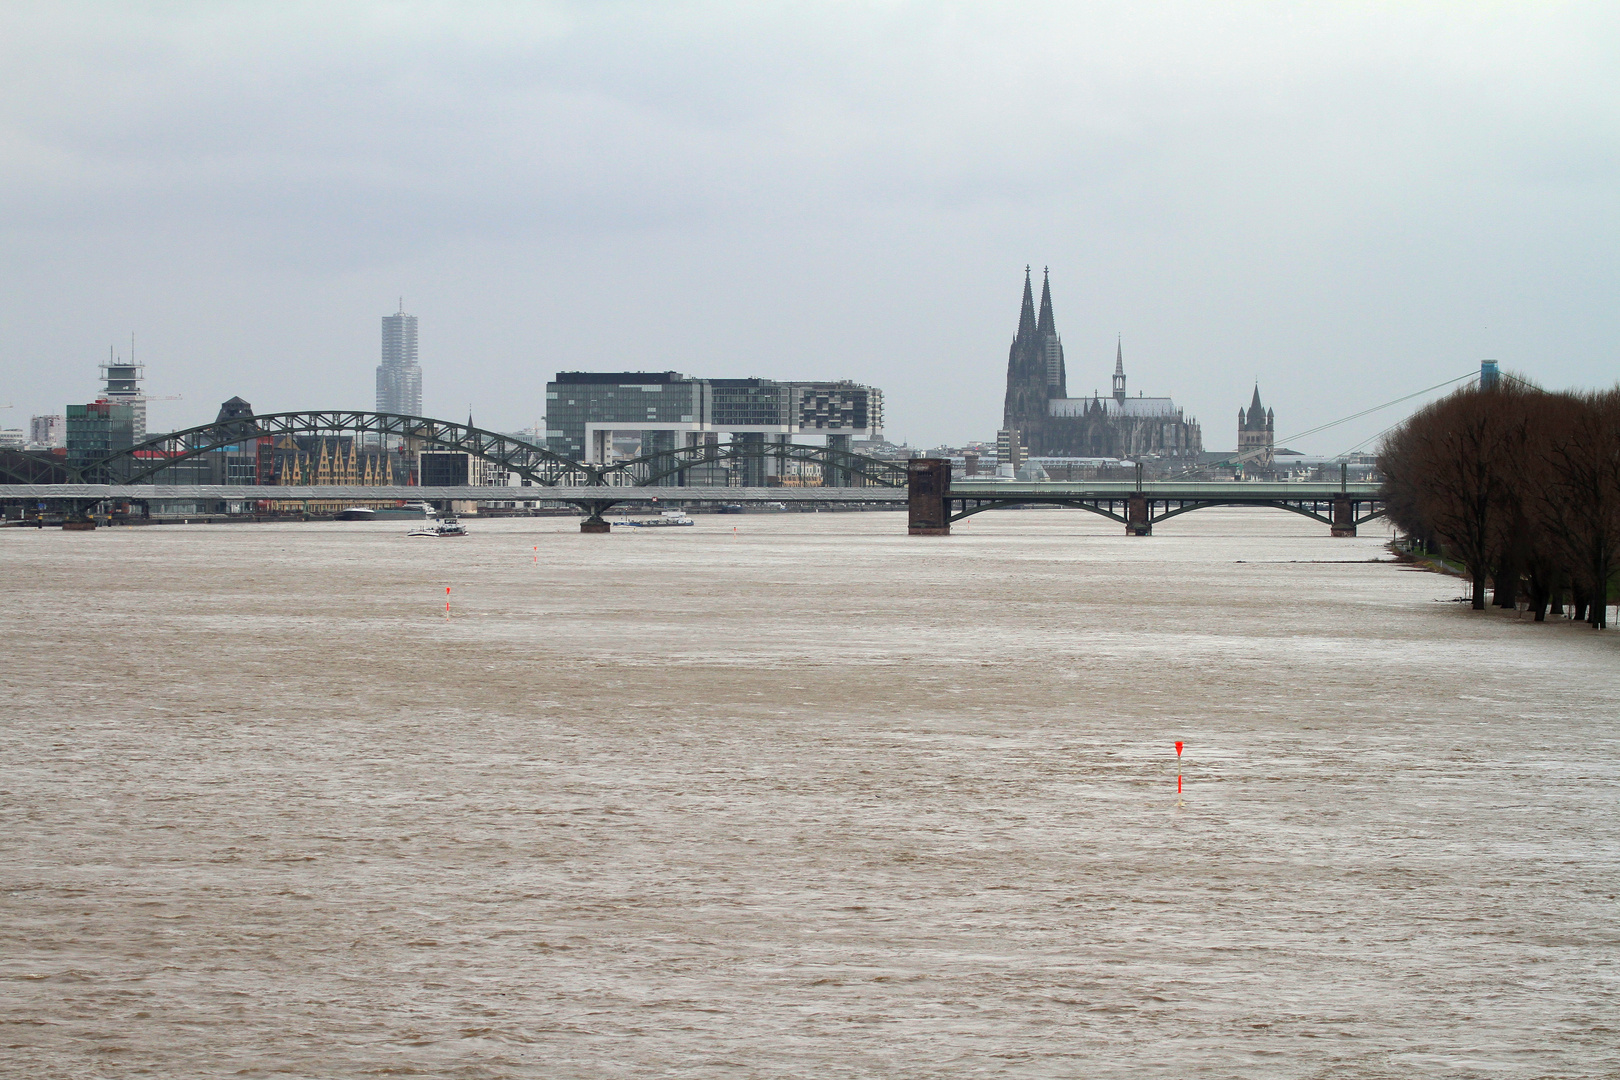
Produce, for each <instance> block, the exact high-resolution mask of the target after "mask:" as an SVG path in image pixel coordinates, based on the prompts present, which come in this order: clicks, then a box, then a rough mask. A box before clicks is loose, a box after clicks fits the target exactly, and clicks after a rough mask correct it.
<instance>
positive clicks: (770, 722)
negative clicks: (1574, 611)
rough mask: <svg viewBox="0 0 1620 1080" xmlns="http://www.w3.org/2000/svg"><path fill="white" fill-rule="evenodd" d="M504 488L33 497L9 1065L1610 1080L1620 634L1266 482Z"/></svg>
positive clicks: (110, 1070) (1617, 888) (1617, 944)
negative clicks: (1477, 599) (502, 493)
mask: <svg viewBox="0 0 1620 1080" xmlns="http://www.w3.org/2000/svg"><path fill="white" fill-rule="evenodd" d="M470 528H471V535H470V536H468V537H467V538H465V539H457V540H407V539H405V538H404V537H403V536H402V535H401V534H402V533H403V531H404V525H401V524H385V523H358V524H330V523H328V524H309V525H293V524H289V525H257V526H253V525H237V526H189V527H182V526H175V527H153V528H143V529H110V530H108V529H104V530H98V531H96V532H94V533H79V534H66V533H61V532H56V531H43V532H36V531H33V530H26V531H24V530H8V531H4V532H0V591H3V596H4V603H3V605H0V625H3V628H4V638H3V640H4V648H5V655H4V663H3V665H0V672H3V680H0V682H3V686H4V691H5V703H6V707H5V713H4V721H3V724H0V752H3V758H0V760H3V761H4V771H3V774H0V809H3V812H4V820H5V829H4V832H3V834H0V1026H3V1030H0V1074H3V1075H5V1076H19V1077H23V1076H26V1077H30V1078H40V1080H44V1078H54V1077H64V1078H65V1077H75V1078H79V1077H123V1076H162V1077H224V1076H277V1077H287V1076H290V1077H306V1076H307V1077H322V1078H325V1077H370V1076H379V1075H394V1076H402V1075H403V1076H413V1075H414V1076H432V1077H467V1078H483V1077H545V1078H573V1077H643V1076H647V1077H651V1076H659V1077H805V1078H812V1077H814V1078H828V1077H873V1078H878V1077H882V1078H894V1077H901V1078H911V1077H916V1078H921V1077H941V1076H950V1077H956V1076H991V1077H995V1076H1007V1077H1120V1078H1124V1077H1132V1078H1135V1077H1166V1078H1169V1077H1178V1078H1179V1077H1191V1076H1198V1077H1335V1078H1338V1077H1392V1076H1400V1077H1411V1076H1436V1077H1439V1076H1444V1077H1476V1076H1477V1077H1542V1076H1561V1077H1562V1076H1615V1075H1620V902H1617V900H1616V896H1617V894H1620V804H1617V793H1620V786H1617V780H1620V760H1617V759H1620V738H1617V733H1620V725H1617V722H1616V715H1617V712H1620V634H1617V633H1614V632H1609V633H1601V634H1600V633H1594V632H1592V631H1591V630H1589V629H1587V628H1584V627H1579V626H1569V625H1564V624H1561V625H1546V626H1535V625H1532V624H1530V623H1529V622H1525V621H1518V620H1516V619H1515V618H1514V617H1513V616H1512V615H1503V614H1500V613H1494V612H1493V613H1489V614H1485V615H1480V614H1477V613H1472V612H1469V611H1467V610H1466V606H1465V605H1458V604H1455V603H1451V602H1449V601H1450V600H1451V599H1452V598H1453V597H1456V596H1457V595H1459V594H1460V593H1461V592H1462V591H1463V590H1462V588H1461V587H1460V583H1459V582H1457V581H1455V580H1453V579H1448V578H1444V577H1439V576H1435V575H1432V574H1426V573H1420V572H1414V571H1410V570H1406V569H1402V568H1399V567H1397V566H1395V565H1392V564H1390V563H1387V562H1379V561H1377V560H1380V559H1382V558H1385V557H1386V556H1385V553H1384V552H1383V550H1382V547H1381V544H1382V540H1383V538H1382V537H1380V536H1376V535H1363V536H1362V537H1360V538H1357V539H1346V540H1332V539H1330V538H1328V536H1327V535H1326V533H1327V530H1326V528H1325V527H1323V526H1320V525H1318V524H1316V523H1313V522H1310V521H1307V520H1305V519H1302V518H1297V517H1293V516H1290V515H1286V514H1282V513H1278V512H1268V511H1243V510H1231V511H1206V512H1200V513H1197V514H1190V515H1187V516H1185V517H1181V518H1178V519H1176V520H1174V521H1172V522H1168V523H1165V524H1162V525H1161V526H1160V527H1159V535H1157V536H1154V537H1151V538H1143V539H1132V538H1128V537H1125V536H1122V535H1119V532H1120V530H1119V527H1118V526H1117V525H1115V524H1113V523H1112V522H1107V521H1104V520H1102V519H1099V518H1095V517H1091V516H1088V515H1085V514H1082V513H1080V512H1077V511H1068V512H1059V511H1022V512H999V513H992V514H985V515H982V516H980V517H977V518H974V519H973V520H972V522H971V524H968V525H965V526H959V527H958V534H957V535H956V536H954V537H951V538H948V539H934V538H915V539H913V538H908V537H906V536H905V535H904V521H903V517H902V516H901V515H900V514H895V513H867V514H821V515H800V514H791V515H745V516H740V517H701V518H699V519H698V524H697V525H696V526H695V527H693V528H682V529H658V530H640V531H630V532H625V533H615V534H613V535H611V536H605V537H604V536H581V535H579V534H578V532H577V531H576V528H577V526H576V523H575V522H574V521H572V520H567V519H537V520H527V521H502V522H480V521H473V522H471V523H470ZM446 586H449V587H450V589H451V593H450V603H451V617H450V618H449V619H446V617H445V612H444V603H445V588H446ZM1177 740H1180V741H1182V742H1184V743H1185V746H1186V750H1185V756H1184V758H1183V759H1182V763H1181V770H1182V773H1183V774H1184V775H1185V792H1184V794H1182V795H1181V796H1179V797H1178V796H1177V794H1176V776H1177V760H1176V755H1175V751H1174V743H1175V742H1176V741H1177Z"/></svg>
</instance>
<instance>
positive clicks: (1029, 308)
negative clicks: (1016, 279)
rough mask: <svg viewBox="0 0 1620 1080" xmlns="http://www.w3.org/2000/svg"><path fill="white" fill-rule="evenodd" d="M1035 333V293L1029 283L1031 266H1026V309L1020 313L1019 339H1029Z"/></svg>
mask: <svg viewBox="0 0 1620 1080" xmlns="http://www.w3.org/2000/svg"><path fill="white" fill-rule="evenodd" d="M1034 333H1035V293H1034V290H1033V289H1032V288H1031V287H1030V283H1029V267H1027V266H1026V267H1024V310H1022V311H1020V312H1019V313H1018V339H1019V340H1020V341H1027V340H1028V339H1029V338H1030V336H1031V335H1033V334H1034Z"/></svg>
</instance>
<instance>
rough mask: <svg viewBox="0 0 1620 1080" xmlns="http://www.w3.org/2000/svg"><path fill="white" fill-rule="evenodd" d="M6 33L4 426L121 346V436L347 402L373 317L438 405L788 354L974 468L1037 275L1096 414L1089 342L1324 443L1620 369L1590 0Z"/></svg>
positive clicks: (360, 375) (1045, 7) (1611, 178)
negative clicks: (398, 340)
mask: <svg viewBox="0 0 1620 1080" xmlns="http://www.w3.org/2000/svg"><path fill="white" fill-rule="evenodd" d="M385 10H386V11H387V14H386V15H385V14H384V13H383V12H384V11H385ZM0 31H3V32H0V59H3V60H4V63H3V64H0V84H3V85H4V86H5V87H6V88H7V89H9V90H10V93H7V94H4V95H0V125H3V127H4V131H5V133H6V137H5V138H4V139H0V160H4V162H5V164H6V167H5V168H4V169H0V201H3V205H5V207H6V208H7V210H8V212H7V213H6V214H4V215H0V229H3V230H4V236H5V244H6V250H7V253H8V256H9V258H8V259H7V260H6V266H7V267H8V269H9V273H8V275H7V277H6V279H5V282H4V284H5V287H4V288H0V372H3V373H4V377H5V382H6V385H5V387H4V389H3V390H0V395H3V396H0V404H13V405H15V406H16V407H17V410H18V411H17V413H16V417H17V419H15V420H13V421H7V423H8V424H12V425H13V426H16V425H18V424H20V423H21V421H22V420H26V419H27V417H28V415H30V414H38V415H44V414H55V413H59V412H61V411H62V408H63V406H64V405H65V404H67V403H71V402H85V401H88V400H90V399H91V397H92V396H93V395H94V394H95V392H96V391H97V388H98V383H97V382H96V381H95V376H96V372H95V370H94V366H95V364H96V363H97V361H98V360H99V359H100V358H101V357H103V356H104V355H105V350H106V343H107V342H108V341H110V340H117V341H121V340H124V339H125V338H126V336H127V334H128V333H129V331H130V330H131V329H133V330H135V331H136V332H137V333H138V334H139V336H140V340H141V355H142V357H143V358H144V359H145V361H146V363H147V365H148V367H147V372H146V374H147V376H148V380H149V381H148V389H149V392H150V393H151V395H153V396H152V399H151V403H150V418H149V421H148V426H149V427H151V428H153V429H169V428H175V427H182V426H186V425H187V424H191V423H199V422H206V421H207V420H209V419H210V418H211V416H212V411H211V410H212V408H213V405H214V403H217V402H219V401H222V400H225V399H227V398H229V397H231V396H233V395H238V394H240V395H241V396H243V397H244V398H246V399H248V400H251V401H254V402H255V403H257V404H258V405H259V407H260V408H265V409H268V408H271V407H275V408H280V409H297V408H305V407H315V406H321V405H344V406H348V407H361V406H363V405H365V404H367V403H368V402H374V401H375V386H374V377H373V376H371V375H368V374H367V372H368V371H370V370H371V369H372V368H373V367H374V365H375V364H376V363H377V359H376V358H375V357H376V354H375V353H374V351H373V350H374V349H376V347H377V346H376V340H377V339H376V337H375V335H376V329H375V327H376V325H377V324H376V323H375V322H373V321H372V319H373V318H375V317H376V316H378V315H381V314H383V312H384V310H385V308H386V307H387V306H390V305H386V304H385V303H383V302H382V301H383V299H384V298H386V297H391V296H397V295H398V294H399V293H400V292H401V291H403V292H404V293H405V295H406V297H407V298H408V299H410V301H411V304H410V310H411V312H412V313H414V314H415V315H417V316H419V317H420V318H421V319H422V320H424V322H425V323H426V324H427V325H428V326H431V341H432V346H431V349H430V354H431V355H429V356H427V357H425V359H426V363H427V367H428V368H429V369H431V370H429V371H428V372H426V379H427V386H426V388H425V395H424V397H425V400H424V402H423V406H424V410H425V411H427V412H433V413H443V414H446V415H448V416H453V417H460V416H464V415H465V409H466V405H467V403H468V402H469V401H470V402H473V403H474V405H475V408H476V412H477V416H478V419H479V422H480V423H481V424H483V425H485V426H488V427H494V428H500V429H502V430H512V429H517V428H523V427H528V426H530V425H532V424H533V423H534V421H535V419H536V416H537V414H538V413H539V411H540V409H541V408H542V407H543V401H544V392H545V383H546V380H547V379H548V378H550V377H551V375H552V374H553V373H555V372H556V371H559V370H569V369H573V368H585V369H592V370H617V369H625V368H630V369H634V368H643V367H645V368H648V369H651V370H666V369H674V370H680V371H701V372H703V373H704V374H705V375H706V376H708V377H715V378H741V377H756V376H757V377H760V378H769V379H778V380H788V379H793V378H796V377H800V374H801V373H803V372H810V371H813V372H816V373H817V377H826V378H830V379H852V380H855V381H857V382H861V383H865V384H870V385H876V386H882V387H883V388H884V389H885V391H886V394H887V400H886V408H887V421H888V431H889V432H891V433H893V434H894V435H895V436H896V437H905V438H907V439H909V440H910V441H911V442H912V443H913V444H918V445H932V444H935V443H939V442H952V443H961V442H965V441H967V440H969V439H975V438H978V439H985V438H989V437H991V435H992V434H993V432H994V431H995V430H996V428H997V425H998V424H999V422H1000V416H999V415H998V414H999V412H1000V409H999V405H1000V401H999V398H1000V396H1001V393H1002V390H1003V374H1002V371H1001V370H1000V368H1001V364H1002V361H1004V359H1005V354H1006V349H1007V345H1008V333H1009V331H1010V330H1011V328H1010V327H1008V326H1007V313H1006V307H1007V304H1006V282H1007V280H1008V277H1009V275H1011V274H1015V273H1017V271H1018V270H1020V269H1021V268H1022V267H1023V266H1024V265H1025V264H1026V263H1032V264H1034V266H1036V267H1037V268H1039V267H1041V266H1045V265H1050V266H1051V268H1052V273H1053V275H1054V276H1059V277H1060V280H1061V281H1062V282H1063V290H1062V296H1063V313H1064V323H1063V330H1064V335H1063V342H1062V344H1063V348H1064V350H1065V352H1066V354H1067V361H1068V364H1069V368H1070V374H1071V375H1074V374H1075V373H1076V372H1084V371H1092V370H1098V375H1099V376H1100V377H1101V379H1102V380H1103V386H1102V387H1101V388H1100V389H1102V390H1106V389H1107V383H1106V378H1107V372H1108V369H1110V368H1111V367H1112V366H1113V360H1114V355H1115V344H1116V341H1117V340H1118V335H1120V334H1121V333H1123V335H1124V338H1125V340H1126V341H1128V342H1130V343H1131V346H1130V353H1131V356H1130V357H1129V358H1127V359H1128V366H1129V368H1130V370H1131V377H1132V380H1133V383H1134V384H1142V385H1146V386H1148V387H1150V388H1153V389H1155V390H1159V391H1160V392H1170V391H1171V390H1173V392H1174V394H1175V399H1176V404H1177V405H1178V406H1180V407H1182V408H1184V409H1185V410H1186V412H1187V414H1188V415H1190V416H1197V417H1199V418H1201V419H1202V420H1203V421H1204V422H1205V424H1213V423H1215V418H1224V417H1229V416H1230V415H1231V412H1232V410H1233V409H1234V408H1235V407H1237V406H1238V405H1240V404H1243V403H1245V402H1247V401H1248V399H1249V392H1250V390H1251V388H1252V386H1253V385H1254V383H1255V381H1256V380H1258V381H1259V382H1260V383H1261V384H1262V386H1263V388H1264V394H1265V400H1266V403H1267V405H1268V406H1271V407H1274V408H1275V409H1276V412H1277V416H1278V417H1279V420H1280V422H1282V423H1283V424H1284V425H1285V427H1283V428H1280V429H1279V430H1278V431H1277V437H1278V439H1279V440H1284V439H1288V440H1289V445H1290V446H1292V447H1294V448H1295V449H1300V450H1305V451H1310V452H1313V453H1323V454H1332V453H1337V452H1339V451H1342V450H1345V449H1347V448H1349V447H1351V446H1353V445H1355V444H1356V443H1358V442H1360V441H1365V440H1368V439H1371V438H1374V437H1376V436H1377V435H1378V433H1379V432H1381V431H1382V430H1384V429H1385V428H1387V427H1388V426H1389V425H1390V424H1392V423H1394V422H1395V420H1396V419H1398V416H1399V414H1400V413H1401V411H1402V410H1404V409H1409V408H1411V407H1413V406H1415V405H1417V404H1420V403H1421V400H1422V399H1415V400H1413V401H1412V402H1409V403H1407V404H1405V405H1403V406H1401V407H1400V408H1398V409H1396V410H1394V411H1392V412H1380V413H1376V414H1373V415H1370V416H1368V417H1366V418H1364V419H1363V420H1358V421H1356V422H1355V423H1354V424H1351V425H1348V426H1346V427H1344V428H1336V429H1334V430H1332V431H1331V432H1327V433H1324V434H1321V435H1312V436H1308V437H1307V438H1306V439H1305V440H1303V441H1302V442H1301V441H1294V440H1292V439H1290V438H1289V437H1290V436H1291V435H1292V434H1293V433H1295V432H1303V431H1308V430H1309V429H1311V428H1314V427H1316V426H1317V425H1319V424H1321V423H1323V422H1325V421H1328V420H1333V419H1337V418H1339V417H1341V416H1344V415H1346V414H1349V413H1352V412H1355V411H1359V410H1360V409H1363V408H1367V407H1369V406H1372V405H1376V404H1380V403H1383V402H1386V401H1390V400H1392V399H1394V398H1395V397H1397V396H1400V395H1404V394H1407V393H1410V392H1412V391H1413V390H1416V389H1419V388H1422V387H1427V386H1433V385H1435V384H1438V383H1440V382H1442V381H1443V380H1445V379H1448V378H1451V377H1453V376H1456V375H1462V374H1464V373H1466V372H1469V371H1474V370H1477V368H1478V366H1479V362H1480V361H1481V360H1482V359H1487V358H1489V359H1498V360H1500V361H1501V363H1502V366H1503V368H1504V369H1506V370H1510V371H1517V372H1523V373H1525V374H1528V375H1530V376H1532V377H1534V378H1535V379H1537V380H1538V381H1539V382H1541V383H1543V384H1544V385H1547V386H1552V387H1565V386H1590V387H1596V386H1606V385H1610V384H1612V382H1613V381H1614V378H1615V373H1616V371H1617V370H1620V355H1617V353H1620V307H1617V306H1616V305H1615V304H1614V303H1613V302H1612V297H1613V296H1614V295H1615V294H1616V292H1617V291H1620V214H1616V212H1615V210H1614V206H1613V192H1614V190H1615V189H1616V188H1617V187H1620V107H1617V106H1616V104H1615V103H1616V102H1620V67H1617V66H1616V65H1615V64H1614V63H1613V62H1612V58H1613V56H1614V55H1615V53H1616V52H1617V51H1620V7H1617V6H1615V5H1588V6H1582V5H1486V6H1483V7H1481V6H1478V5H1474V6H1443V5H1377V4H1365V3H1357V2H1354V0H1349V2H1345V3H1338V4H1321V5H1308V6H1304V7H1300V8H1297V9H1296V8H1286V9H1285V8H1281V7H1278V6H1275V5H1265V4H1218V5H1208V4H1194V3H1153V2H1149V3H1129V4H1127V3H1122V2H1121V3H1111V2H1107V0H1104V2H1099V3H1095V4H1085V5H1063V4H1043V3H1040V2H1035V3H1030V4H1021V5H990V4H980V5H972V4H969V5H922V4H890V5H810V6H801V7H797V8H795V7H791V6H789V7H781V6H772V5H742V4H726V3H719V4H713V5H698V6H695V7H694V6H690V5H630V6H624V5H584V4H568V3H547V2H543V0H542V2H538V3H535V4H532V5H517V6H511V5H501V4H489V3H482V2H480V0H469V2H467V3H464V4H457V5H445V4H435V3H432V2H428V3H424V4H416V5H410V6H407V7H398V8H387V9H383V8H374V7H371V6H368V5H359V6H345V7H344V8H342V9H341V10H338V11H336V12H331V11H317V10H316V9H313V8H308V7H301V6H299V5H257V6H256V5H247V6H223V7H219V6H196V5H191V6H187V5H144V6H143V5H113V6H108V7H106V8H104V9H97V14H96V16H95V17H94V18H93V19H92V18H89V17H86V16H85V15H84V14H83V9H82V7H81V6H79V5H72V4H67V5H62V4H45V3H38V2H34V0H16V2H14V3H11V4H7V5H5V8H4V10H3V11H0ZM110 43H115V45H114V44H110ZM154 57H161V58H163V59H162V62H161V63H158V62H154V60H153V58H154ZM86 72H94V73H95V77H94V78H92V79H87V78H85V73H86ZM379 305H380V306H379ZM1078 380H1079V376H1077V375H1075V377H1074V378H1073V379H1071V382H1074V381H1078ZM1092 390H1093V386H1092V384H1091V377H1090V376H1087V377H1086V382H1085V384H1084V385H1080V386H1075V387H1073V390H1072V392H1073V393H1074V394H1076V395H1080V394H1089V393H1090V392H1091V391H1092ZM177 393H178V394H183V395H184V400H183V401H162V400H158V399H159V398H160V397H163V396H167V395H172V394H177ZM1281 418H1286V420H1282V419H1281ZM1228 429H1229V421H1228V420H1225V419H1221V420H1220V421H1219V435H1217V430H1216V428H1215V427H1210V428H1209V430H1207V431H1206V432H1205V437H1206V441H1207V442H1208V443H1209V445H1210V446H1212V447H1220V448H1227V443H1228V440H1229V439H1230V438H1231V434H1230V432H1229V430H1228Z"/></svg>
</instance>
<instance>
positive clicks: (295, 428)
mask: <svg viewBox="0 0 1620 1080" xmlns="http://www.w3.org/2000/svg"><path fill="white" fill-rule="evenodd" d="M287 435H292V436H299V435H317V436H329V437H342V436H350V437H357V436H362V435H376V436H378V437H379V438H399V439H410V440H415V441H416V442H418V443H419V444H420V445H421V446H422V447H423V448H431V449H438V450H455V451H461V452H464V453H468V454H471V455H472V456H474V457H477V458H481V459H482V460H484V461H490V462H494V463H495V464H497V465H500V466H501V467H502V468H505V469H507V470H509V471H510V472H514V473H517V474H518V475H519V476H521V477H523V478H524V479H526V480H529V481H531V482H533V483H534V484H536V485H538V486H542V487H554V486H556V485H558V484H567V483H572V484H580V485H594V484H600V483H602V477H601V473H602V469H601V467H599V466H597V467H593V466H590V465H584V464H581V463H580V462H577V461H574V460H573V459H571V458H566V457H563V456H562V455H560V454H554V453H552V452H551V451H550V450H547V449H546V448H545V447H542V446H536V445H535V444H533V443H530V442H527V441H525V440H523V439H518V438H514V437H513V436H511V435H503V434H501V433H500V432H497V431H486V430H484V429H483V428H477V427H470V426H468V425H466V424H458V423H455V422H454V421H450V420H435V419H432V418H431V417H425V416H406V415H401V414H397V413H372V412H355V411H347V410H331V409H323V410H315V411H301V412H280V413H264V414H261V415H258V416H244V417H241V418H239V419H233V420H225V421H216V422H214V423H211V424H202V425H199V426H197V427H193V428H186V429H185V430H183V431H173V432H169V433H167V434H163V435H156V436H153V437H152V438H150V439H147V440H146V441H145V442H142V443H138V444H137V445H135V446H132V447H129V448H127V449H124V450H119V451H118V452H116V453H114V454H109V455H108V456H106V457H104V458H101V459H99V460H97V461H94V462H91V463H90V464H88V465H86V466H84V467H83V468H82V469H80V470H79V479H80V480H82V481H84V482H88V483H124V484H134V483H141V482H143V481H146V480H149V479H151V478H152V477H154V476H156V475H157V474H158V473H160V472H162V471H163V470H164V469H168V468H171V467H173V466H175V465H177V464H179V463H181V462H184V461H187V460H189V459H191V458H195V457H199V456H201V455H203V454H206V453H209V452H211V451H214V450H221V449H223V448H225V447H227V446H235V445H238V444H240V443H243V442H248V441H251V440H254V439H258V438H262V437H266V436H268V437H271V438H277V437H280V436H287Z"/></svg>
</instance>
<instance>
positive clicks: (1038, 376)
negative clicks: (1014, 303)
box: [1002, 266, 1068, 446]
mask: <svg viewBox="0 0 1620 1080" xmlns="http://www.w3.org/2000/svg"><path fill="white" fill-rule="evenodd" d="M1063 397H1068V373H1067V372H1066V371H1065V370H1064V366H1063V338H1062V337H1061V336H1059V334H1058V332H1057V320H1056V319H1055V318H1054V316H1053V315H1052V272H1051V269H1050V268H1048V269H1047V270H1046V271H1045V272H1044V274H1043V279H1042V282H1041V310H1040V314H1039V315H1037V314H1036V313H1035V291H1034V288H1033V283H1032V282H1031V281H1030V268H1029V267H1027V266H1026V267H1024V305H1023V308H1022V310H1021V311H1020V312H1019V315H1018V333H1017V334H1016V335H1014V337H1013V342H1012V348H1011V349H1009V350H1008V351H1007V396H1006V400H1005V401H1004V403H1003V405H1002V429H1003V430H1016V431H1021V432H1024V433H1025V435H1026V437H1033V438H1036V439H1037V440H1038V439H1039V435H1038V434H1037V433H1038V432H1039V431H1040V430H1041V429H1042V428H1043V426H1044V425H1045V422H1046V418H1047V417H1048V416H1049V415H1050V413H1051V410H1050V408H1049V406H1048V404H1047V403H1048V402H1049V401H1050V400H1051V399H1052V398H1063ZM1031 445H1032V446H1033V445H1035V444H1034V443H1032V444H1031Z"/></svg>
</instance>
